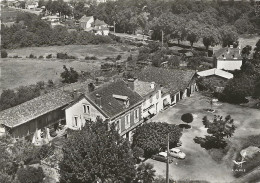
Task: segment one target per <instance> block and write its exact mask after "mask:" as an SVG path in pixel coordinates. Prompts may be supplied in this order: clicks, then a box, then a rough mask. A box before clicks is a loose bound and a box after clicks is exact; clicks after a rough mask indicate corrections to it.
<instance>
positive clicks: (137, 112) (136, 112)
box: [134, 109, 139, 119]
mask: <svg viewBox="0 0 260 183" xmlns="http://www.w3.org/2000/svg"><path fill="white" fill-rule="evenodd" d="M134 116H135V119H138V118H139V111H138V109H136V110H135V112H134Z"/></svg>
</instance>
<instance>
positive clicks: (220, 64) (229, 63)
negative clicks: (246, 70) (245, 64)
mask: <svg viewBox="0 0 260 183" xmlns="http://www.w3.org/2000/svg"><path fill="white" fill-rule="evenodd" d="M241 66H242V60H236V61H234V60H218V61H217V69H225V70H231V71H233V70H236V69H238V70H240V67H241Z"/></svg>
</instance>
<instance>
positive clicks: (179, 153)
mask: <svg viewBox="0 0 260 183" xmlns="http://www.w3.org/2000/svg"><path fill="white" fill-rule="evenodd" d="M165 153H166V152H165ZM169 154H170V156H172V157H174V158H179V159H184V158H185V157H186V154H185V153H184V152H182V151H181V150H180V149H177V148H172V149H170V150H169Z"/></svg>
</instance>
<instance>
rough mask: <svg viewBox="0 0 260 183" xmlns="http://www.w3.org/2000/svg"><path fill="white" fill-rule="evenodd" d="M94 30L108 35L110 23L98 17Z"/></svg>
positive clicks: (96, 32) (98, 33)
mask: <svg viewBox="0 0 260 183" xmlns="http://www.w3.org/2000/svg"><path fill="white" fill-rule="evenodd" d="M93 27H94V28H93V31H94V33H95V34H96V35H104V36H107V35H108V34H109V28H108V24H106V23H105V22H104V21H102V20H99V19H96V20H95V22H94V23H93Z"/></svg>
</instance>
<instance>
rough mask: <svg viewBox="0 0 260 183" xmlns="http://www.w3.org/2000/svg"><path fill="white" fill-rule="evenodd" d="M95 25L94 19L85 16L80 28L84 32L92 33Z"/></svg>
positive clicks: (80, 22) (82, 18) (80, 21)
mask: <svg viewBox="0 0 260 183" xmlns="http://www.w3.org/2000/svg"><path fill="white" fill-rule="evenodd" d="M93 23H94V17H93V16H89V17H87V16H86V15H84V16H83V17H81V18H80V19H79V26H80V27H81V28H82V29H83V30H84V31H92V30H93V27H92V24H93Z"/></svg>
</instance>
